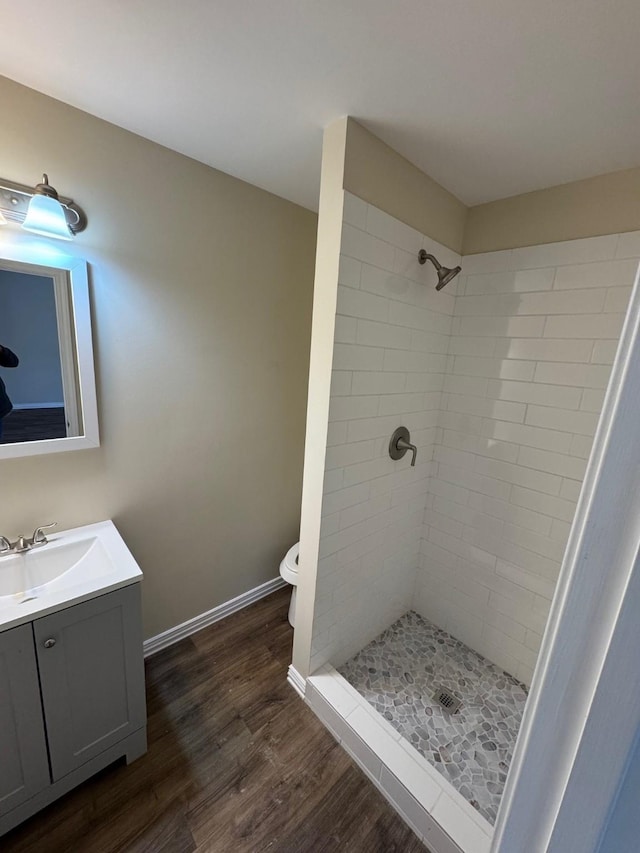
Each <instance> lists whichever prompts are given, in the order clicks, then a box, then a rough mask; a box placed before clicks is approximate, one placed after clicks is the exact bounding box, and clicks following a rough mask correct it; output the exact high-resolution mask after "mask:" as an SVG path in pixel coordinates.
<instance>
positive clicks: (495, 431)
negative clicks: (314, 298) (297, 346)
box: [311, 193, 640, 683]
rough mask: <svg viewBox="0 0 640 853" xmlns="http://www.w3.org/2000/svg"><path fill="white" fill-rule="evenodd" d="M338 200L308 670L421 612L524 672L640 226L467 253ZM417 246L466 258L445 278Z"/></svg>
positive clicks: (535, 642)
mask: <svg viewBox="0 0 640 853" xmlns="http://www.w3.org/2000/svg"><path fill="white" fill-rule="evenodd" d="M344 216H345V222H344V229H343V239H342V254H341V262H340V273H339V286H338V309H337V316H336V326H335V328H336V337H335V345H334V361H333V381H332V391H331V395H332V396H331V405H330V414H329V421H330V422H329V438H328V449H327V456H326V465H325V468H326V479H325V495H324V504H323V520H322V530H321V541H320V562H319V566H318V580H317V591H316V611H315V619H314V629H313V649H312V662H311V667H312V671H314V670H315V669H317V668H318V667H320V666H321V665H322V664H324V663H325V662H327V661H331V663H332V664H334V665H336V666H337V665H340V664H341V663H342V662H343V661H344V660H346V659H348V658H349V657H350V656H351V655H353V654H355V653H356V652H357V651H359V650H360V649H361V648H362V647H363V646H364V645H365V644H366V643H367V642H369V641H370V640H371V639H372V638H373V637H375V636H377V635H378V634H379V633H381V632H382V631H383V630H384V629H385V628H387V627H388V626H389V625H390V624H391V623H392V622H393V621H394V620H395V619H397V618H399V617H400V616H401V615H402V614H403V613H404V612H406V611H407V610H408V609H410V608H412V609H415V610H417V611H418V612H419V613H421V614H422V615H423V616H425V617H426V618H428V619H430V620H432V621H434V622H435V623H436V624H438V625H440V627H442V628H444V629H445V630H447V631H449V632H450V633H451V634H453V635H454V636H456V637H458V638H459V639H460V640H462V641H463V642H465V643H467V645H469V646H471V647H472V648H474V649H476V650H477V651H479V652H480V653H481V654H483V655H484V656H485V657H487V658H488V659H489V660H491V661H493V662H494V663H496V664H498V665H499V666H501V667H503V668H504V669H506V670H507V671H509V672H510V673H511V674H513V675H515V676H516V677H517V678H520V679H521V680H522V681H524V682H527V683H528V682H529V681H530V678H531V675H532V671H533V667H534V665H535V660H536V656H537V652H538V648H539V644H540V639H541V634H542V631H543V629H544V625H545V622H546V618H547V613H548V609H549V604H550V600H551V597H552V595H553V591H554V588H555V582H556V579H557V575H558V571H559V568H560V563H561V560H562V555H563V551H564V548H565V545H566V541H567V537H568V533H569V525H570V522H571V521H572V520H573V515H574V512H575V506H576V501H577V498H578V494H579V490H580V486H581V483H582V478H583V476H584V471H585V466H586V460H587V458H588V455H589V452H590V449H591V442H592V439H593V435H594V431H595V427H596V424H597V420H598V416H599V413H600V410H601V407H602V402H603V399H604V389H605V388H606V385H607V381H608V377H609V372H610V369H611V363H612V361H613V357H614V355H615V349H616V345H617V340H618V337H619V334H620V329H621V326H622V322H623V319H624V311H625V310H626V305H627V302H628V299H629V295H630V288H631V286H632V284H633V280H634V276H635V272H636V268H637V265H638V260H639V258H640V233H637V234H621V235H607V236H605V237H595V238H591V239H587V240H573V241H569V242H566V243H554V244H550V245H547V246H534V247H529V248H525V249H514V250H509V251H504V252H492V253H486V254H481V255H469V256H466V257H464V258H463V259H462V261H461V260H460V257H459V256H458V255H456V254H455V253H454V252H452V251H451V250H450V249H447V248H446V247H444V246H441V245H439V244H437V243H435V242H434V241H433V240H431V239H430V238H428V237H425V236H424V235H421V234H419V233H418V232H417V231H415V230H414V229H412V228H410V227H409V226H408V225H405V224H404V223H402V222H400V221H399V220H397V219H394V218H392V217H391V216H388V215H387V214H386V213H384V212H382V211H380V210H378V209H376V208H375V207H373V206H372V205H369V204H366V203H365V202H363V201H362V200H360V199H358V198H356V197H355V196H352V195H350V194H348V193H347V194H346V198H345V214H344ZM421 248H425V249H427V251H430V252H433V254H435V255H436V256H437V257H438V258H439V260H440V261H441V262H442V263H443V264H445V265H447V266H453V265H456V264H457V263H462V266H463V272H462V274H461V275H460V276H459V277H458V278H457V279H455V280H454V281H453V282H452V283H450V284H449V285H448V286H447V288H446V290H443V291H441V292H439V293H438V292H436V291H435V289H434V288H435V283H436V276H435V271H434V270H433V268H432V267H431V266H430V265H425V266H420V265H419V264H418V262H417V254H418V251H419V250H420V249H421ZM401 424H404V425H406V426H407V427H408V428H409V429H410V431H411V436H412V440H413V441H414V442H415V444H417V446H418V460H417V464H416V467H415V468H411V467H410V466H409V455H408V454H407V455H406V456H405V457H404V459H403V460H401V461H400V462H393V461H392V460H391V459H390V458H389V455H388V444H389V438H390V436H391V433H392V432H393V431H394V429H395V428H396V427H397V426H400V425H401Z"/></svg>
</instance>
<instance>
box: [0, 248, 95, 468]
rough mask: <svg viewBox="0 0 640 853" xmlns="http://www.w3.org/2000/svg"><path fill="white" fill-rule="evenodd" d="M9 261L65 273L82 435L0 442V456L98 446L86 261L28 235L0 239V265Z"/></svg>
mask: <svg viewBox="0 0 640 853" xmlns="http://www.w3.org/2000/svg"><path fill="white" fill-rule="evenodd" d="M3 236H4V235H3ZM2 261H9V262H10V264H11V265H12V266H13V265H14V264H26V265H28V266H29V267H31V270H30V272H37V268H41V269H42V273H41V274H42V275H48V276H51V277H52V278H53V279H54V282H57V281H59V276H56V271H62V272H63V273H66V276H65V278H66V277H68V282H69V290H70V295H71V307H72V311H73V323H72V334H73V344H74V347H75V352H76V357H77V365H76V367H77V376H78V393H79V397H80V405H81V411H82V423H83V427H84V430H83V435H79V436H70V437H68V438H52V439H46V440H43V441H21V442H16V443H14V444H0V459H16V458H19V457H21V456H37V455H39V454H42V453H64V452H67V451H70V450H87V449H90V448H94V447H99V446H100V436H99V432H98V405H97V400H96V382H95V372H94V367H93V338H92V335H91V310H90V305H89V277H88V272H87V262H86V261H85V260H83V259H82V258H75V257H71V256H70V255H67V254H64V253H63V252H61V251H59V250H58V249H57V247H53V246H51V245H50V244H48V243H42V242H41V241H38V240H33V241H32V240H31V239H29V238H26V239H21V240H5V239H1V240H0V264H1V263H2Z"/></svg>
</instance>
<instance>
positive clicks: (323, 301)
mask: <svg viewBox="0 0 640 853" xmlns="http://www.w3.org/2000/svg"><path fill="white" fill-rule="evenodd" d="M347 124H348V120H347V119H344V118H343V119H338V120H337V121H335V122H333V123H332V124H330V125H329V127H327V128H326V129H325V131H324V135H323V141H322V175H321V180H320V215H319V217H318V243H317V250H316V267H315V283H314V291H313V330H312V335H311V358H310V364H309V395H308V401H307V433H306V441H305V451H304V485H303V490H302V518H301V524H300V565H301V566H304V571H303V572H301V573H300V574H301V576H300V583H299V585H298V592H297V595H298V598H297V604H296V630H295V636H294V642H293V666H294V667H295V669H296V670H297V671H298V673H299V674H300V675H302V676H303V677H304V678H306V677H307V675H309V673H310V670H309V662H310V658H311V639H312V627H313V617H314V611H315V604H316V574H317V568H318V550H319V544H320V516H321V510H322V497H323V491H324V463H325V455H326V451H327V433H328V428H329V424H328V421H329V395H330V390H331V367H332V364H333V341H334V330H335V322H336V305H337V298H338V270H339V264H340V240H341V234H342V216H343V209H344V195H345V194H344V191H343V189H342V184H343V178H344V163H345V147H346V144H347Z"/></svg>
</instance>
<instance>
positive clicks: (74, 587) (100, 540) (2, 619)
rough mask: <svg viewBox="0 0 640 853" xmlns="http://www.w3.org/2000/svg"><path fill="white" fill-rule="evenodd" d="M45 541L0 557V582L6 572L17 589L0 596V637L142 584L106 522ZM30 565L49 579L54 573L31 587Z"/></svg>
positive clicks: (137, 570)
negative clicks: (63, 611) (59, 612)
mask: <svg viewBox="0 0 640 853" xmlns="http://www.w3.org/2000/svg"><path fill="white" fill-rule="evenodd" d="M48 539H49V541H48V543H47V544H46V545H41V546H39V547H37V548H34V549H32V550H30V551H27V552H26V553H24V554H19V555H13V554H12V555H6V556H3V557H0V579H2V572H3V571H6V572H11V579H10V580H11V581H12V583H13V584H14V586H15V585H16V584H17V587H16V589H18V591H16V592H14V593H13V594H10V595H0V632H2V631H6V630H8V629H9V628H15V627H16V626H17V625H22V624H24V623H25V622H32V621H33V620H35V619H39V618H40V617H42V616H46V615H48V614H50V613H55V612H56V611H58V610H63V609H64V608H65V607H70V606H72V605H74V604H79V603H80V602H81V601H87V600H88V599H90V598H95V597H96V596H98V595H104V594H105V593H107V592H112V591H113V590H116V589H120V588H121V587H124V586H128V585H129V584H132V583H137V582H139V581H140V580H142V572H141V571H140V567H139V566H138V564H137V563H136V561H135V560H134V558H133V555H132V554H131V552H130V551H129V549H128V548H127V546H126V545H125V543H124V540H123V539H122V537H121V536H120V534H119V533H118V530H117V529H116V526H115V525H114V523H113V522H112V521H101V522H99V523H97V524H88V525H85V526H83V527H76V528H74V529H72V530H63V531H61V532H59V533H55V534H53V535H51V536H49V537H48ZM83 545H84V546H85V547H82V546H83ZM68 546H72V547H68ZM78 555H79V559H78ZM65 560H68V561H69V565H68V567H67V564H66V563H65ZM36 561H37V564H36ZM36 565H37V566H38V571H41V570H42V569H43V568H44V570H45V571H48V572H49V575H51V573H52V572H53V573H58V572H60V573H59V574H57V576H56V577H55V578H54V579H53V580H51V581H49V582H47V583H43V584H42V585H40V586H34V585H33V582H32V581H31V580H30V578H31V577H32V576H33V574H34V573H33V571H32V567H33V566H36ZM52 566H54V567H55V568H51V567H52ZM60 567H63V570H62V571H60ZM6 577H7V579H8V575H7V576H6Z"/></svg>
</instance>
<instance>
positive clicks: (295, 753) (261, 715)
mask: <svg viewBox="0 0 640 853" xmlns="http://www.w3.org/2000/svg"><path fill="white" fill-rule="evenodd" d="M288 596H289V591H288V589H287V590H282V591H279V592H277V593H274V594H273V595H271V596H269V598H266V599H263V600H262V601H260V602H258V603H257V604H254V605H253V606H252V607H249V608H247V609H246V610H243V611H241V612H240V613H236V614H234V615H233V616H230V617H229V618H227V619H225V620H224V621H223V622H218V623H217V624H216V625H212V626H211V627H210V628H206V629H205V630H204V631H201V632H200V633H198V634H195V635H194V636H192V637H190V638H188V639H186V640H183V641H182V642H180V643H178V644H176V645H175V646H172V647H171V648H169V649H166V650H165V651H162V652H159V653H158V654H156V655H154V656H153V657H152V658H150V659H149V660H148V661H147V701H148V712H149V751H148V753H147V754H146V755H145V756H144V757H142V758H140V759H139V760H138V761H136V762H134V763H133V764H131V765H130V766H129V767H126V766H124V764H118V765H114V766H112V767H110V768H107V769H106V770H104V771H103V772H102V773H101V774H99V775H98V776H96V777H94V778H93V779H92V780H90V781H88V782H86V783H85V784H84V785H82V786H81V787H80V788H78V789H76V790H75V791H73V792H71V793H70V794H67V796H66V797H64V798H63V799H61V800H59V801H58V802H57V803H54V804H53V805H51V806H49V808H48V809H46V810H44V811H43V812H40V814H38V815H36V816H35V817H33V818H31V819H30V820H29V821H27V822H25V823H24V824H22V825H21V826H20V827H18V828H16V829H14V830H13V831H12V832H11V833H9V834H8V835H6V836H4V837H3V838H2V839H0V849H1V850H2V853H26V851H29V853H35V851H38V853H125V851H126V853H133V851H135V853H194V851H197V853H262V851H269V853H274V851H283V852H284V851H286V853H305V851H313V853H316V851H318V853H325V851H326V853H329V851H340V853H356V851H358V853H359V851H362V853H394V851H397V853H425V847H424V846H423V845H422V844H421V842H420V841H419V840H418V839H417V838H416V836H415V835H414V834H413V833H412V832H411V831H410V830H409V829H408V828H407V827H406V826H405V824H404V823H403V822H402V821H401V820H400V818H399V817H398V816H397V815H396V814H395V812H394V811H393V810H392V809H391V807H390V806H389V805H388V804H387V803H386V802H385V800H384V799H383V798H382V796H381V795H380V794H379V793H378V792H377V791H376V789H375V788H374V787H373V786H372V785H371V784H370V782H369V781H368V780H367V779H366V777H365V776H364V775H363V774H362V773H361V772H360V770H359V769H358V768H357V767H356V765H355V764H354V763H353V762H352V761H351V759H350V758H349V757H348V756H347V754H346V753H345V752H344V751H343V750H342V749H341V747H340V746H338V744H337V743H336V742H335V741H334V740H333V738H332V737H331V735H330V734H329V733H328V732H327V731H326V730H325V729H324V727H323V726H322V724H321V723H320V722H319V721H318V720H317V719H316V717H315V716H314V715H313V713H312V712H311V711H310V710H309V709H308V708H307V707H306V705H305V704H304V703H303V702H302V700H301V699H299V697H298V696H297V694H296V693H295V692H294V690H293V689H292V688H291V687H290V686H289V685H288V684H287V682H286V671H287V666H288V664H289V663H290V660H291V641H292V635H293V632H292V630H291V628H290V627H289V624H288V622H287V607H288V603H289V597H288Z"/></svg>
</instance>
